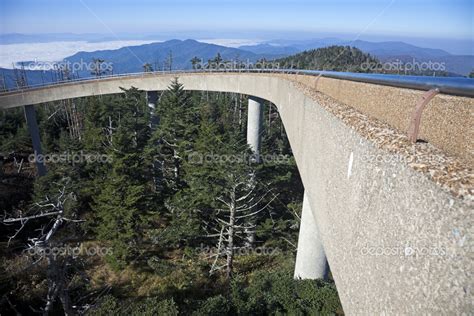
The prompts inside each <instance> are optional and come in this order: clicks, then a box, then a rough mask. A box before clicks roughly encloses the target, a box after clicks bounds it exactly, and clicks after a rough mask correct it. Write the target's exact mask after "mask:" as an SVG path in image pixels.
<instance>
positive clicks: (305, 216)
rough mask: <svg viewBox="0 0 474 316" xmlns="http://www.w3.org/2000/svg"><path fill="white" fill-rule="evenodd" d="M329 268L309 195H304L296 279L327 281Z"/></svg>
mask: <svg viewBox="0 0 474 316" xmlns="http://www.w3.org/2000/svg"><path fill="white" fill-rule="evenodd" d="M328 271H329V266H328V263H327V260H326V254H325V253H324V248H323V243H322V241H321V239H320V238H319V231H318V225H317V223H316V220H315V218H314V216H313V212H312V211H311V206H310V204H309V200H308V195H307V194H306V192H305V194H304V198H303V211H302V214H301V223H300V234H299V237H298V252H297V253H296V264H295V275H294V278H295V279H326V278H327V275H328Z"/></svg>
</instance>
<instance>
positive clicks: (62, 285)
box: [2, 186, 82, 315]
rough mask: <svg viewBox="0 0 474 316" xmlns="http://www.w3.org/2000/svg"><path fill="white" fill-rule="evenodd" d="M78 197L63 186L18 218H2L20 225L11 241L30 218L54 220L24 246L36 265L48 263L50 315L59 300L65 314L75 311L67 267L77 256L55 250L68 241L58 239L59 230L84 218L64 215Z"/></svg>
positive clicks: (48, 305) (48, 306)
mask: <svg viewBox="0 0 474 316" xmlns="http://www.w3.org/2000/svg"><path fill="white" fill-rule="evenodd" d="M75 198H76V197H75V195H74V194H73V193H68V192H66V186H63V187H62V188H61V189H59V191H58V193H57V195H56V196H54V197H53V198H50V197H48V196H46V197H45V199H44V200H43V201H41V202H36V203H34V205H33V207H32V208H31V209H30V210H29V212H27V213H29V214H28V215H23V212H21V211H20V212H18V214H17V216H15V217H8V216H7V215H4V216H3V218H2V223H3V224H5V225H15V224H19V227H18V228H17V229H16V230H15V233H14V235H12V236H10V238H9V242H10V241H11V240H12V239H14V238H16V237H17V236H18V235H19V234H20V232H21V231H23V229H24V228H25V226H26V225H27V224H28V223H29V222H30V221H32V220H39V219H42V220H44V219H45V218H50V219H51V220H50V221H49V222H48V223H47V224H44V225H42V226H41V227H40V228H39V229H37V230H35V232H36V234H37V235H36V236H34V237H28V238H27V240H28V242H27V247H26V249H25V253H27V254H28V255H30V256H31V257H32V259H33V261H34V262H33V265H35V264H39V263H40V262H46V275H47V284H48V292H47V297H46V303H45V306H44V308H43V314H44V315H48V314H49V312H51V311H52V308H53V305H54V303H55V301H56V300H57V299H59V300H60V302H61V304H62V307H63V310H64V313H65V315H74V314H75V312H74V309H73V308H72V306H71V302H70V298H69V291H68V287H69V282H70V278H69V275H68V270H69V267H70V265H71V264H72V260H74V258H73V257H72V255H71V254H68V253H66V254H61V255H59V254H58V253H57V252H55V251H53V249H55V248H56V247H59V246H61V245H64V242H65V241H66V239H64V238H63V239H61V238H58V235H59V234H58V232H59V231H60V230H61V229H63V228H64V227H65V226H66V225H67V224H68V223H74V222H82V220H78V219H74V218H68V217H66V214H65V203H66V202H67V201H68V200H71V199H75Z"/></svg>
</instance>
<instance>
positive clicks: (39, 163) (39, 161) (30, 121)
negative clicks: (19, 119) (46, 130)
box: [24, 105, 46, 177]
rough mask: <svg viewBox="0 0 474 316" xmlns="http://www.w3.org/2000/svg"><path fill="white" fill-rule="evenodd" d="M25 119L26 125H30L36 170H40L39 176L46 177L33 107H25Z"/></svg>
mask: <svg viewBox="0 0 474 316" xmlns="http://www.w3.org/2000/svg"><path fill="white" fill-rule="evenodd" d="M24 109H25V118H26V124H27V125H28V132H29V133H30V137H31V142H32V144H33V151H34V155H35V163H36V168H37V169H38V176H40V177H41V176H44V175H45V174H46V166H45V165H44V162H43V157H41V158H39V157H38V156H42V155H43V152H42V150H41V140H40V134H39V128H38V122H37V121H36V110H35V107H34V106H33V105H25V106H24Z"/></svg>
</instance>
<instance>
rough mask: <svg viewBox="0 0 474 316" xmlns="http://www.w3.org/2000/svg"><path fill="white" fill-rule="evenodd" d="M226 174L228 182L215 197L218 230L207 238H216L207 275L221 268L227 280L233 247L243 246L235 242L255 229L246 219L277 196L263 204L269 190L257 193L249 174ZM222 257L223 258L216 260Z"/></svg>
mask: <svg viewBox="0 0 474 316" xmlns="http://www.w3.org/2000/svg"><path fill="white" fill-rule="evenodd" d="M227 177H228V179H227V181H226V182H227V183H229V184H230V185H229V187H228V189H225V190H224V191H223V192H222V195H220V196H219V197H217V198H216V200H217V201H218V202H219V203H220V204H221V205H222V208H219V209H218V210H217V214H218V216H217V218H216V221H217V223H218V227H220V229H215V231H216V232H217V233H216V234H210V235H208V237H219V239H218V242H217V250H216V253H214V254H212V255H211V257H213V258H214V261H213V264H212V266H211V270H210V274H213V273H215V272H216V271H219V270H222V269H224V268H225V270H226V278H227V280H228V281H230V279H231V278H232V272H233V264H234V256H235V250H236V249H240V248H245V247H246V246H245V245H244V246H243V247H239V244H243V243H242V242H240V243H239V241H238V239H240V240H241V241H245V239H246V238H245V235H246V234H248V233H249V232H255V228H256V224H254V223H255V221H249V220H248V219H249V218H253V219H255V217H256V216H257V214H259V213H260V212H262V211H264V210H265V209H266V208H267V207H268V206H269V205H270V203H271V202H272V201H273V200H274V199H275V198H276V197H277V196H276V195H273V196H272V198H270V200H269V201H267V202H266V203H263V202H264V201H265V198H266V197H267V196H268V195H269V194H270V193H271V192H270V191H266V192H263V193H262V192H259V190H258V187H257V182H256V181H255V177H254V176H253V175H252V174H238V173H233V172H230V173H229V174H228V175H227ZM262 203H263V206H262ZM251 223H252V224H251ZM224 258H225V260H220V259H224ZM220 261H224V262H223V263H222V262H220ZM219 263H221V264H219Z"/></svg>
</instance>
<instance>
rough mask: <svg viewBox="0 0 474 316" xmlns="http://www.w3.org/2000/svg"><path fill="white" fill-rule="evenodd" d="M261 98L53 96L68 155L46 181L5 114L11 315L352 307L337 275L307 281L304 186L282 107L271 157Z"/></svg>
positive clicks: (46, 127) (53, 124) (53, 126)
mask: <svg viewBox="0 0 474 316" xmlns="http://www.w3.org/2000/svg"><path fill="white" fill-rule="evenodd" d="M246 102H247V97H246V96H243V95H239V94H232V93H210V92H187V91H185V90H184V89H183V86H182V85H181V84H180V83H179V78H176V79H175V80H174V81H173V82H172V83H171V84H170V86H169V89H168V90H167V91H164V92H162V93H159V96H158V102H157V105H156V107H155V108H154V109H152V108H150V107H149V106H148V105H147V101H146V95H145V92H143V91H139V90H137V89H135V88H132V89H129V90H123V93H122V94H117V95H111V96H98V97H90V98H82V99H75V100H65V101H61V102H55V103H51V104H44V105H40V106H37V107H36V110H37V114H38V121H39V125H40V131H41V139H42V145H43V152H44V153H48V154H57V155H61V154H62V155H63V156H62V157H63V158H58V159H57V161H52V160H51V161H48V162H47V168H48V173H47V175H46V176H43V177H39V178H38V177H35V169H34V164H33V163H32V162H31V153H32V149H31V143H30V138H29V135H28V132H27V129H26V124H25V121H24V114H23V110H22V109H10V110H5V111H1V112H0V139H1V144H0V154H1V156H2V157H1V158H2V159H1V161H2V164H3V166H2V170H3V172H2V174H1V179H2V181H1V183H0V186H1V196H0V210H1V211H2V221H3V225H2V230H1V243H2V247H1V251H2V262H1V265H0V269H1V282H0V284H1V285H0V289H1V292H0V295H1V299H0V310H1V311H2V312H1V313H2V314H10V313H15V312H18V313H22V314H31V313H44V314H57V315H61V314H70V315H73V314H91V315H106V314H107V315H108V314H117V315H130V314H132V315H143V314H146V315H178V314H179V315H188V314H193V315H225V314H230V315H250V314H252V315H253V314H262V315H263V314H298V315H300V314H301V315H303V314H309V315H313V314H315V313H322V314H342V308H341V305H340V302H339V299H338V296H337V291H336V288H335V285H334V283H333V282H332V281H322V280H317V281H312V280H293V269H294V260H295V253H296V244H297V235H298V230H299V216H300V212H301V203H302V195H303V187H302V184H301V180H300V178H299V174H298V170H297V168H296V165H295V162H294V159H293V157H292V153H291V148H290V146H289V143H288V140H287V137H286V135H285V131H284V127H283V125H282V122H281V120H280V118H279V116H278V112H277V110H276V108H275V107H274V106H273V105H271V104H270V103H268V102H265V105H264V128H263V131H264V133H263V135H262V137H263V140H262V149H261V153H262V157H263V159H262V161H261V162H260V163H257V162H256V161H255V159H254V157H253V156H252V152H251V150H250V148H249V146H248V145H247V144H246V120H247V118H246V106H245V104H246ZM151 122H153V123H151ZM68 155H69V156H70V157H71V158H70V159H68V158H67V157H68ZM77 155H80V156H81V157H82V159H77V160H76V159H75V158H76V157H77ZM91 158H94V159H91ZM58 249H59V250H58ZM52 250H58V251H56V252H54V251H52Z"/></svg>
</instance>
